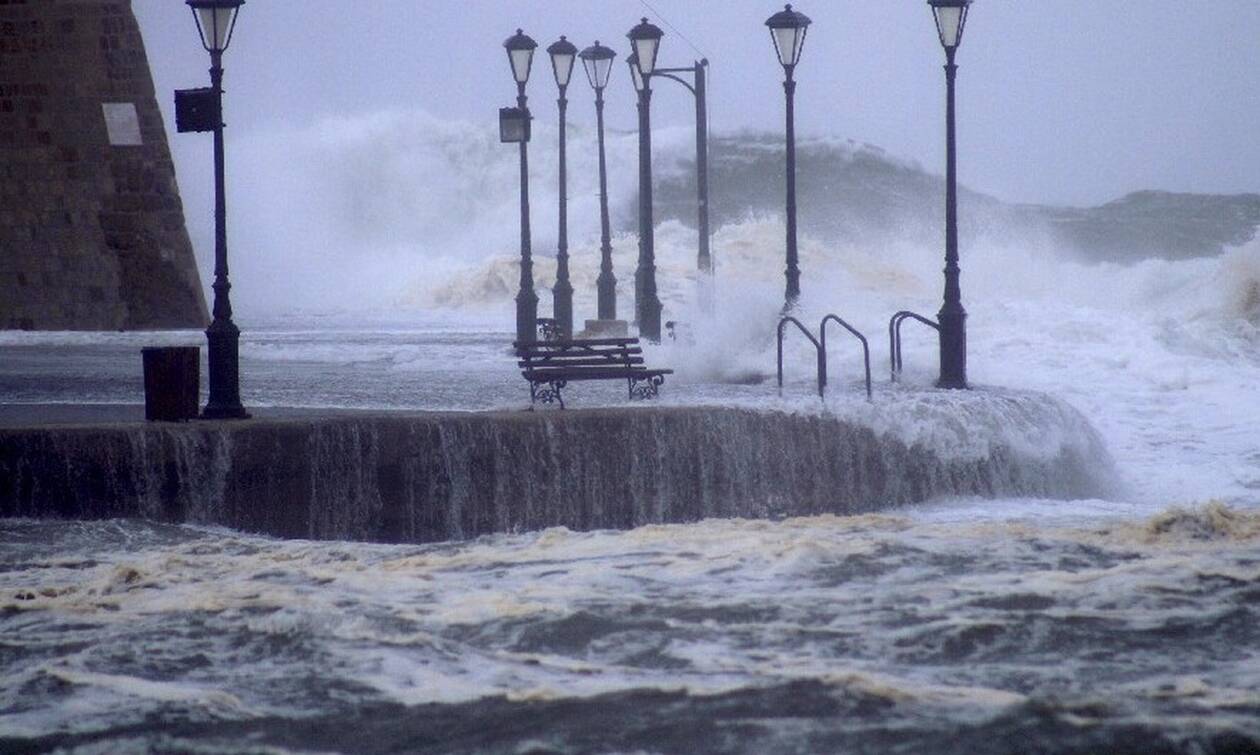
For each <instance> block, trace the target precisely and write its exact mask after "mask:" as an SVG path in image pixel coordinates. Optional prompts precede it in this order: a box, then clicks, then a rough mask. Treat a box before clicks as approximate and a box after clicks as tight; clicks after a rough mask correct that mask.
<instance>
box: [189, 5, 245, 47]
mask: <svg viewBox="0 0 1260 755" xmlns="http://www.w3.org/2000/svg"><path fill="white" fill-rule="evenodd" d="M244 4H245V3H244V0H189V2H188V6H189V7H190V8H192V11H193V19H194V20H196V22H197V30H198V31H200V32H201V44H202V46H203V47H205V48H206V50H208V51H209V52H223V51H224V50H226V49H227V48H228V45H229V44H231V42H232V29H233V28H234V27H235V26H236V12H237V11H238V10H240V8H241V6H242V5H244Z"/></svg>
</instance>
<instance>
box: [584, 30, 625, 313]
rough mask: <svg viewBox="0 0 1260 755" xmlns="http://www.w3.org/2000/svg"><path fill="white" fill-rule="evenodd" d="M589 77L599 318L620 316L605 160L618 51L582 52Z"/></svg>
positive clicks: (592, 48) (597, 48) (596, 48)
mask: <svg viewBox="0 0 1260 755" xmlns="http://www.w3.org/2000/svg"><path fill="white" fill-rule="evenodd" d="M580 57H581V58H582V66H583V67H584V68H585V69H586V79H587V81H589V82H590V83H591V88H592V89H594V90H595V121H596V126H597V129H598V134H599V279H598V281H597V282H596V287H597V289H598V292H599V306H598V312H599V319H601V320H616V319H617V276H615V275H614V274H613V263H612V235H611V232H610V229H609V223H608V165H607V162H606V161H605V159H604V87H606V86H608V78H609V77H610V76H611V75H612V64H613V59H614V58H616V57H617V53H615V52H613V51H612V50H611V49H609V48H607V47H604V46H603V45H601V44H600V43H599V40H595V44H593V45H591V46H590V47H588V48H586V49H585V50H583V51H582V52H581V54H580Z"/></svg>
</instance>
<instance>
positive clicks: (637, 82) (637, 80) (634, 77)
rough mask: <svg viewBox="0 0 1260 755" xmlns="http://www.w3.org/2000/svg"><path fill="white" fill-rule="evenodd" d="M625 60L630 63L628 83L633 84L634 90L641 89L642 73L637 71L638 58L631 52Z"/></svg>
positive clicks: (640, 90)
mask: <svg viewBox="0 0 1260 755" xmlns="http://www.w3.org/2000/svg"><path fill="white" fill-rule="evenodd" d="M626 62H627V63H629V64H630V83H631V84H634V91H636V92H642V91H643V74H642V73H640V72H639V60H638V58H637V57H635V55H633V54H631V55H630V57H628V58H626Z"/></svg>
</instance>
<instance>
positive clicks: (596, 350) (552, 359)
mask: <svg viewBox="0 0 1260 755" xmlns="http://www.w3.org/2000/svg"><path fill="white" fill-rule="evenodd" d="M638 344H639V339H637V338H587V339H575V340H569V341H538V342H531V343H526V344H521V343H516V344H513V345H514V346H515V347H516V355H517V356H518V357H520V361H519V362H517V364H518V365H519V366H520V367H521V368H523V369H540V368H561V367H604V366H607V367H631V366H634V365H640V364H643V357H642V353H643V349H642V348H640V347H639V345H638Z"/></svg>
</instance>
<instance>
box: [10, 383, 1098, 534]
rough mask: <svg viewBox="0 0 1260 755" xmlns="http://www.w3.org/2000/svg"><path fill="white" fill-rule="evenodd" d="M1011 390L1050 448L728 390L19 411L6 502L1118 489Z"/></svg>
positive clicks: (161, 508)
mask: <svg viewBox="0 0 1260 755" xmlns="http://www.w3.org/2000/svg"><path fill="white" fill-rule="evenodd" d="M1012 406H1013V407H1014V411H1016V412H1018V413H1020V414H1022V415H1023V416H1025V417H1026V418H1027V419H1028V421H1029V423H1031V424H1032V425H1036V426H1039V427H1043V428H1044V429H1045V437H1046V438H1047V440H1046V442H1045V444H1044V447H1043V448H1037V449H1033V448H1029V447H1023V444H1021V443H1019V442H1010V443H1008V442H1004V441H1002V440H1000V439H996V440H993V442H986V447H985V449H984V450H983V452H982V453H966V454H951V453H947V452H943V451H942V450H941V449H933V448H930V447H928V446H926V445H923V444H920V443H917V442H907V440H906V439H905V438H904V437H898V436H897V435H896V434H890V433H879V432H876V431H875V430H873V429H871V428H870V427H866V426H863V425H862V424H859V423H856V422H853V421H850V420H846V419H843V418H841V417H836V416H828V415H797V414H788V413H782V412H761V411H751V410H743V409H726V408H712V407H690V408H681V407H652V408H634V409H604V410H584V411H565V412H559V411H556V412H533V413H531V412H519V413H487V414H471V413H443V414H437V413H434V414H390V415H364V416H346V417H335V418H325V419H318V420H263V421H251V422H246V423H237V424H232V423H195V424H189V425H140V424H134V425H113V426H95V427H79V428H75V427H64V428H52V427H49V428H29V429H9V430H0V517H62V518H68V519H78V518H108V517H144V518H148V519H154V520H159V521H170V522H195V523H203V524H218V525H224V526H228V527H232V528H236V529H241V530H245V531H249V532H258V533H264V534H270V535H275V536H281V537H301V538H319V539H352V540H371V541H381V542H431V541H440V540H448V539H460V538H469V537H475V536H478V535H482V534H487V533H495V532H517V531H528V530H537V529H542V528H546V527H553V526H564V527H568V528H571V529H575V530H591V529H626V528H631V527H635V526H639V525H644V524H651V523H665V522H693V521H698V520H700V519H704V518H711V517H749V518H777V517H784V516H803V515H811V514H822V513H836V514H851V513H857V512H867V511H874V510H880V509H885V508H889V507H893V506H896V505H898V504H905V503H911V502H916V501H923V500H926V499H929V498H933V497H938V496H943V495H982V496H1038V497H1052V498H1075V497H1091V496H1098V495H1102V494H1103V493H1105V492H1106V490H1107V489H1108V487H1109V485H1110V482H1109V475H1110V466H1109V462H1108V461H1106V460H1107V459H1108V456H1107V453H1106V450H1105V449H1104V448H1103V447H1102V444H1101V442H1100V441H1099V440H1098V437H1097V435H1096V434H1095V433H1094V432H1093V430H1092V429H1091V428H1090V427H1089V425H1088V423H1087V422H1086V421H1085V420H1084V419H1083V418H1082V417H1080V416H1079V415H1078V414H1076V413H1075V412H1074V411H1072V410H1070V409H1066V408H1065V407H1064V406H1063V405H1061V404H1058V403H1057V402H1053V401H1051V400H1048V399H1047V400H1046V401H1045V402H1044V403H1039V401H1038V400H1037V399H1020V400H1017V401H1015V402H1014V403H1013V404H1012ZM977 427H978V430H977V434H983V433H984V430H983V429H982V426H980V425H977ZM1050 439H1053V440H1050Z"/></svg>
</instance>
